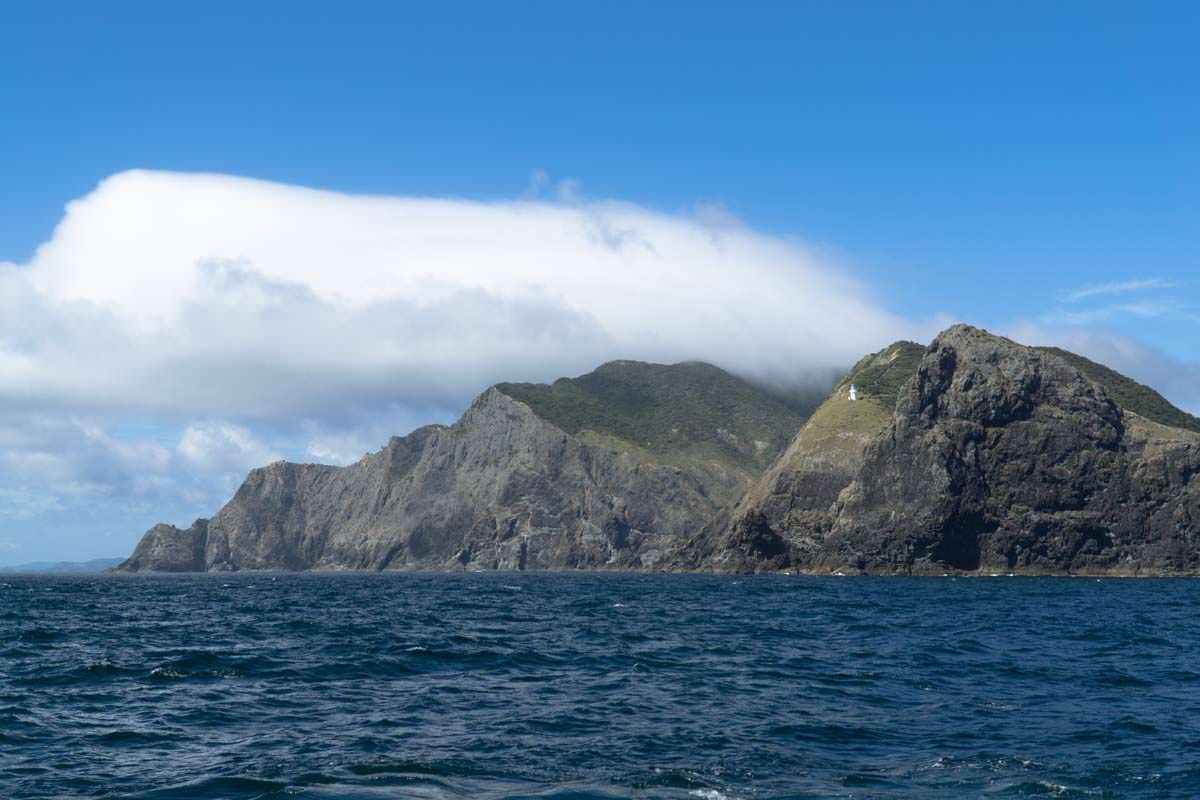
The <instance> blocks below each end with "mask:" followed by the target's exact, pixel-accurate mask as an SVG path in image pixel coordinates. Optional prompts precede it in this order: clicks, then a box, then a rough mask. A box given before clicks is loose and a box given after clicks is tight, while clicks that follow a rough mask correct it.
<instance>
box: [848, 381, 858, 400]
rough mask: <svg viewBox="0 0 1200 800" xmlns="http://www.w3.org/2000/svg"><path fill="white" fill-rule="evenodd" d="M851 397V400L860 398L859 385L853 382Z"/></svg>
mask: <svg viewBox="0 0 1200 800" xmlns="http://www.w3.org/2000/svg"><path fill="white" fill-rule="evenodd" d="M850 399H851V400H857V399H858V387H857V386H855V385H854V384H853V383H852V384H850Z"/></svg>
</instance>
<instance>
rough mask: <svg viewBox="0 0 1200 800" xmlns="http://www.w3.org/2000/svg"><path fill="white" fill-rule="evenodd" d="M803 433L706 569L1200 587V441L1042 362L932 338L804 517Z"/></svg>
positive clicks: (985, 341)
mask: <svg viewBox="0 0 1200 800" xmlns="http://www.w3.org/2000/svg"><path fill="white" fill-rule="evenodd" d="M1076 358H1077V357H1076ZM1113 374H1114V375H1115V373H1113ZM1118 377H1122V376H1118ZM1122 379H1123V380H1125V381H1127V380H1128V379H1124V378H1122ZM1142 389H1145V387H1142ZM1146 392H1151V390H1148V389H1146ZM1146 392H1142V393H1141V394H1137V395H1131V396H1130V397H1131V398H1132V399H1130V400H1128V401H1127V402H1128V403H1129V404H1130V405H1140V400H1141V399H1145V398H1148V399H1150V400H1155V398H1157V400H1155V402H1154V403H1147V404H1146V407H1147V408H1159V407H1160V406H1159V405H1157V401H1161V397H1159V396H1158V395H1157V393H1152V395H1153V396H1152V397H1150V396H1149V395H1147V394H1146ZM829 402H835V403H851V401H848V400H844V399H842V398H836V397H835V398H831V400H830V401H829ZM860 402H861V401H860ZM1163 402H1164V403H1165V401H1163ZM1167 405H1168V406H1169V404H1167ZM1170 408H1171V411H1172V412H1173V413H1179V414H1182V412H1178V409H1174V408H1173V407H1170ZM1150 413H1156V414H1157V412H1153V411H1152V412H1150ZM1183 417H1184V418H1188V417H1187V415H1183ZM1188 419H1194V418H1188ZM814 420H815V416H814ZM811 425H812V421H810V423H809V426H806V428H805V429H804V430H802V431H801V434H800V436H799V437H798V441H797V442H796V443H793V446H792V447H789V449H788V451H787V454H785V456H784V459H783V460H784V461H785V462H786V463H787V465H788V466H787V467H786V468H785V469H784V470H783V471H784V473H787V472H788V470H790V474H791V475H793V476H794V477H792V478H789V479H786V480H782V481H781V480H780V479H778V478H777V477H776V478H775V480H774V481H773V482H772V480H771V479H772V478H773V477H774V476H778V475H779V473H780V468H779V467H778V466H777V467H773V468H772V470H771V471H769V472H768V473H767V482H768V485H767V487H766V490H764V487H763V486H762V485H761V484H760V486H758V487H756V488H755V489H754V490H752V491H751V492H750V493H749V494H748V495H747V497H746V498H743V500H742V501H741V502H740V503H739V504H738V507H737V513H736V514H734V515H732V518H731V519H732V521H731V523H730V524H729V525H728V526H727V527H725V528H724V529H723V530H718V531H716V532H713V531H711V530H710V532H709V536H710V542H709V545H708V547H707V550H706V551H705V552H703V553H702V557H703V560H704V563H706V564H708V565H710V566H712V567H713V568H715V569H725V570H732V571H745V570H753V569H758V568H759V565H760V564H761V563H764V562H765V563H768V564H769V566H770V567H771V568H772V569H796V570H802V571H810V572H823V573H828V572H847V573H848V572H867V573H876V574H941V573H944V572H947V571H954V572H967V573H971V572H984V573H1022V574H1129V575H1138V574H1182V573H1188V574H1190V573H1196V572H1200V479H1197V478H1196V475H1197V473H1198V472H1200V435H1197V434H1196V433H1194V432H1192V431H1190V430H1187V429H1184V428H1180V427H1173V426H1170V425H1165V424H1162V423H1160V422H1157V421H1154V420H1151V419H1148V418H1146V417H1144V416H1142V415H1141V414H1139V413H1137V412H1136V411H1134V410H1132V409H1131V408H1123V407H1122V406H1121V404H1119V403H1118V402H1117V401H1116V400H1114V398H1113V397H1112V396H1111V395H1110V393H1109V391H1108V390H1107V389H1106V388H1105V386H1104V385H1102V384H1101V383H1100V382H1097V381H1096V380H1093V379H1092V378H1089V377H1088V376H1087V375H1085V374H1084V372H1083V371H1081V369H1079V368H1078V367H1077V366H1076V365H1075V364H1073V363H1072V361H1071V360H1069V359H1067V358H1064V357H1063V356H1062V355H1061V354H1059V353H1056V352H1054V351H1048V350H1044V349H1037V348H1032V347H1025V346H1022V345H1019V344H1017V343H1015V342H1012V341H1010V340H1008V339H1004V338H1002V337H999V336H994V335H992V334H989V333H987V332H985V331H982V330H979V329H976V328H972V327H969V326H965V325H959V326H955V327H953V328H951V329H949V330H947V331H945V332H943V333H942V334H941V335H939V336H938V337H937V338H936V339H934V341H933V342H932V343H931V344H930V345H929V347H928V348H927V349H926V350H925V351H924V353H923V355H922V357H921V359H920V361H919V364H918V365H917V367H916V369H915V372H914V374H913V375H912V377H911V378H910V379H909V380H907V381H906V382H905V383H904V384H903V386H902V387H901V388H900V389H899V391H898V393H897V396H896V404H895V409H894V411H893V413H892V414H891V416H890V419H889V420H888V421H887V422H886V424H884V425H883V426H882V428H881V429H880V430H879V431H878V433H877V434H876V435H874V436H873V437H871V438H870V441H869V442H867V443H866V445H865V447H864V448H863V449H862V450H861V451H858V452H857V454H856V455H855V458H854V460H853V468H852V471H853V478H852V480H849V481H847V482H846V484H845V486H844V488H841V489H840V490H839V491H838V492H837V495H836V498H834V499H833V501H832V502H831V503H829V504H828V506H825V507H824V509H821V508H816V509H813V510H812V511H811V512H809V510H808V507H809V506H812V505H817V506H819V505H820V501H823V500H824V499H827V498H828V494H826V495H825V497H821V496H820V494H819V493H818V492H815V491H812V490H811V488H807V487H811V486H812V485H813V483H812V482H811V479H807V478H806V472H805V471H804V466H805V464H806V463H809V462H811V461H812V459H813V456H811V455H809V456H808V459H809V461H808V462H800V464H799V466H793V465H794V464H796V458H795V451H796V450H798V449H799V450H800V451H804V450H805V447H806V445H807V441H806V440H805V431H806V430H808V429H809V427H811ZM847 435H848V434H847ZM818 449H819V448H818ZM788 454H791V455H788ZM842 474H843V475H844V473H842ZM806 480H808V482H807V483H806ZM834 485H836V484H834ZM797 486H799V487H802V488H801V489H800V490H799V491H797V490H796V489H794V488H793V487H797ZM780 487H782V488H780ZM764 556H765V557H764Z"/></svg>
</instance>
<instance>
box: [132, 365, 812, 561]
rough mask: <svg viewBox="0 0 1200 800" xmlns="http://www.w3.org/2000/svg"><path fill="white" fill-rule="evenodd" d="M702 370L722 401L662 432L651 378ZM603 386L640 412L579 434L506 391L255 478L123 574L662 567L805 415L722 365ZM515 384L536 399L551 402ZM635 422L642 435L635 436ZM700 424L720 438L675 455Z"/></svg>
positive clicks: (710, 436) (607, 378)
mask: <svg viewBox="0 0 1200 800" xmlns="http://www.w3.org/2000/svg"><path fill="white" fill-rule="evenodd" d="M614 371H615V372H616V373H618V374H616V375H614V374H613V372H614ZM601 372H602V371H601V370H598V371H597V373H601ZM716 373H719V375H717V374H716ZM594 374H595V373H594ZM697 375H699V376H702V377H706V378H708V379H709V380H710V381H718V382H719V383H720V385H721V386H723V387H724V390H723V391H724V393H723V394H720V395H719V396H713V397H711V398H708V399H707V400H706V399H704V398H703V397H701V400H700V401H697V400H696V397H697V395H696V393H695V392H690V393H689V394H690V400H689V401H688V402H690V403H692V404H693V408H692V413H689V414H685V415H683V416H682V417H679V415H678V414H677V413H675V414H671V413H666V412H670V409H667V410H666V411H665V412H663V413H665V414H666V416H665V417H663V418H664V419H666V420H667V421H668V422H670V425H667V424H666V423H662V422H660V421H659V417H660V416H663V413H660V411H663V410H661V409H658V408H656V404H657V405H661V403H657V401H655V399H654V394H655V393H654V392H650V391H648V390H647V388H646V383H647V382H648V381H649V382H650V383H653V384H654V387H655V391H657V392H659V393H661V392H662V391H664V390H663V386H664V385H675V384H678V390H679V391H681V392H683V391H686V390H687V386H688V385H689V382H690V381H693V380H694V379H695V378H696V376H697ZM589 377H590V376H584V378H585V379H586V378H589ZM601 377H602V378H603V386H604V387H608V388H609V389H611V390H612V391H613V392H616V393H617V394H619V395H620V396H621V397H622V398H623V399H624V401H625V404H626V406H628V409H627V410H626V412H625V413H623V414H622V415H620V416H619V417H615V416H614V415H613V414H611V413H610V414H608V415H603V414H598V415H595V416H596V417H597V420H596V422H595V423H594V424H590V425H589V426H587V427H586V428H584V429H581V430H578V431H576V433H577V434H578V435H573V434H572V433H568V432H567V431H565V430H564V429H563V427H560V425H556V424H554V423H552V422H550V421H548V420H547V419H546V418H545V416H549V414H539V413H537V412H535V410H534V408H533V407H531V405H530V404H529V403H526V402H522V401H520V400H517V399H514V398H513V397H512V396H510V394H508V393H506V392H504V391H501V389H500V388H492V389H489V390H488V391H487V392H485V393H484V394H483V395H481V396H480V397H479V398H477V399H476V401H475V402H474V403H473V404H472V406H471V407H470V408H469V409H468V411H467V412H466V413H465V414H464V415H463V417H462V419H461V420H459V421H458V422H457V423H456V424H454V425H453V426H450V427H444V426H429V427H425V428H421V429H419V430H417V431H414V432H413V433H412V434H410V435H408V436H405V437H397V438H393V439H392V440H391V441H390V442H389V443H388V445H387V446H386V447H384V448H383V449H382V450H381V451H379V452H376V453H374V454H370V455H367V456H364V457H363V459H362V460H361V461H360V462H358V463H356V464H353V465H350V466H347V467H332V466H323V465H316V464H294V463H287V462H277V463H275V464H271V465H270V466H267V467H263V468H261V469H255V470H253V471H252V472H251V473H250V474H249V476H248V477H247V478H246V480H245V482H244V483H243V484H242V486H241V488H240V489H238V491H237V493H236V494H235V496H234V497H233V499H232V500H230V501H229V503H227V504H226V505H225V506H224V507H223V508H222V509H221V510H220V511H219V512H218V513H217V514H216V515H215V516H214V517H213V518H212V519H211V520H200V521H198V522H197V523H196V524H195V525H193V526H192V527H191V528H189V529H187V530H179V529H176V528H173V527H171V526H166V525H159V526H156V527H155V528H152V529H151V530H150V531H149V532H148V533H147V534H146V535H145V536H144V537H143V539H142V541H141V543H140V544H138V546H137V548H136V550H135V552H134V553H133V555H132V556H131V557H130V558H129V559H128V560H127V561H126V562H125V563H124V564H122V565H121V566H120V567H119V568H118V569H120V570H122V571H204V570H313V569H316V570H359V569H363V570H383V569H501V570H508V569H582V568H586V569H652V568H656V567H657V566H659V565H660V564H661V563H663V562H664V561H665V559H666V558H667V557H668V556H669V555H671V554H673V553H675V552H678V550H679V549H680V548H681V547H682V545H683V543H684V542H686V541H687V540H688V539H689V538H690V537H692V536H694V535H695V533H696V532H697V531H699V530H700V528H701V527H702V526H703V525H704V524H705V523H706V522H707V521H708V520H709V519H710V518H711V517H712V516H713V515H714V514H715V513H716V512H717V510H718V509H719V508H721V507H722V506H723V505H725V504H727V503H729V502H731V501H732V500H734V499H736V498H737V497H738V496H739V495H740V494H741V493H742V492H744V491H745V489H746V487H747V485H748V483H749V481H750V480H751V479H752V477H754V474H755V473H751V472H749V471H748V469H749V467H748V466H747V465H752V464H753V460H754V459H761V460H762V461H763V462H764V463H770V461H771V460H773V459H774V457H775V456H777V455H778V453H779V451H780V450H781V449H782V447H783V446H784V445H785V444H786V436H787V434H786V433H785V432H786V431H789V430H794V429H795V426H797V425H798V424H799V422H800V419H801V417H799V416H798V414H797V413H796V412H795V411H792V410H789V409H788V408H786V406H784V405H780V401H778V400H777V399H775V398H774V397H773V396H771V395H769V394H767V393H765V392H762V391H761V390H756V389H754V388H753V387H750V386H749V385H748V384H745V383H744V382H742V381H739V380H738V379H736V378H733V376H730V375H728V374H727V373H724V372H721V371H720V370H717V369H716V368H715V367H711V366H708V365H690V364H689V365H675V366H673V367H660V366H658V365H637V366H630V364H629V362H621V363H618V364H615V365H609V369H608V370H607V372H604V374H603V375H601ZM634 379H636V381H635V380H634ZM576 380H584V379H576ZM568 383H570V382H568ZM593 383H594V382H593ZM635 384H636V385H635ZM558 385H559V384H556V386H558ZM585 385H588V386H592V388H595V387H594V386H593V385H592V384H586V381H585ZM511 386H512V387H513V388H512V389H510V391H512V393H514V394H518V393H520V392H519V391H518V390H521V391H523V392H525V393H526V394H530V395H531V398H530V400H531V402H532V403H534V405H540V403H539V398H540V397H541V396H542V394H545V393H541V394H539V393H538V392H535V391H533V389H535V388H536V387H537V385H531V384H520V385H511ZM614 387H615V388H614ZM639 387H640V388H639ZM568 388H571V387H570V386H568ZM709 388H710V389H711V387H709ZM618 390H619V391H618ZM572 391H575V390H574V389H573V388H572ZM668 394H671V392H668ZM730 396H733V397H736V398H739V399H738V402H735V403H733V404H732V405H731V404H730V403H728V402H726V401H727V400H728V398H729V397H730ZM647 398H649V399H647ZM697 402H699V404H698V405H697ZM750 412H753V413H750ZM747 414H749V420H747V419H746V418H744V417H745V416H746V415H747ZM614 420H615V421H614ZM618 423H619V424H618ZM631 426H632V428H631V429H632V430H634V431H635V432H638V433H641V434H642V435H643V440H642V441H639V442H631V441H627V440H626V439H623V438H621V434H622V433H623V432H624V431H625V429H626V428H630V427H631ZM688 426H692V427H695V426H701V427H703V426H708V428H711V430H708V428H705V430H706V433H705V434H704V435H693V436H691V437H688V438H687V439H686V440H684V441H683V442H682V443H681V444H680V445H679V446H673V445H672V442H675V441H676V440H677V439H679V437H678V436H677V435H676V434H675V433H673V431H675V430H676V429H678V428H681V427H688ZM660 428H661V430H659V429H660ZM646 431H650V432H651V433H653V434H655V435H654V436H651V435H650V434H649V433H646ZM697 441H699V442H700V443H701V444H704V443H705V442H707V444H706V445H705V448H704V449H702V450H700V451H696V448H695V447H693V446H692V445H694V444H695V443H696V442H697ZM685 445H686V446H685ZM760 471H761V470H760Z"/></svg>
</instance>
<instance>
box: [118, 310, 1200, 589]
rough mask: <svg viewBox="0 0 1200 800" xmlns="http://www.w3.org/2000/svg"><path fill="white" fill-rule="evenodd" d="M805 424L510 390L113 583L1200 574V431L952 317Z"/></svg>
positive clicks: (600, 373) (648, 378)
mask: <svg viewBox="0 0 1200 800" xmlns="http://www.w3.org/2000/svg"><path fill="white" fill-rule="evenodd" d="M851 383H853V384H855V387H856V390H857V391H856V398H857V399H851V398H850V396H849V386H850V384H851ZM1139 412H1140V413H1139ZM802 418H803V415H802V412H798V411H797V410H796V409H794V408H790V407H788V406H787V404H786V403H781V401H780V400H779V399H778V398H774V397H772V396H770V395H769V394H767V393H763V392H761V391H759V390H756V389H754V388H753V387H748V385H746V384H744V383H742V382H739V381H737V379H735V378H733V377H732V376H729V375H727V374H726V373H723V372H721V371H720V370H715V368H713V367H709V366H707V365H676V366H674V367H659V366H655V365H639V364H636V363H634V362H614V363H613V364H610V365H606V366H605V367H604V368H601V369H600V370H597V371H596V372H595V373H592V374H590V375H588V376H583V377H581V378H578V379H571V380H563V381H559V382H556V383H555V384H553V385H549V386H546V385H540V384H501V385H499V386H498V387H494V388H492V389H490V390H488V391H487V392H485V393H484V394H483V395H481V396H480V397H479V398H478V399H477V400H476V401H475V403H474V404H473V405H472V406H471V408H470V409H469V410H468V411H467V412H466V414H464V416H463V417H462V419H461V420H459V422H457V423H456V424H454V425H453V426H450V427H444V426H430V427H426V428H421V429H419V430H417V431H415V432H413V433H412V434H410V435H408V436H405V437H400V438H393V439H392V440H391V441H390V442H389V443H388V445H387V446H386V447H385V448H383V449H382V450H381V451H379V452H377V453H374V454H371V455H368V456H364V457H363V459H362V460H361V461H360V462H359V463H357V464H354V465H351V466H348V467H331V466H321V465H315V464H291V463H286V462H279V463H276V464H272V465H270V466H267V467H264V468H262V469H256V470H254V471H252V472H251V473H250V475H249V476H248V477H247V479H246V481H245V483H244V484H243V485H242V487H241V488H240V489H239V490H238V492H237V494H236V495H235V496H234V497H233V499H232V500H230V502H229V503H228V504H226V506H225V507H224V508H222V509H221V510H220V511H219V512H218V513H217V514H216V516H214V517H213V518H212V519H211V520H199V521H197V522H196V523H195V524H194V525H193V526H192V527H191V528H189V529H188V530H186V531H181V530H178V529H176V528H173V527H170V526H165V525H159V526H156V527H155V528H153V529H151V530H150V531H149V532H148V533H147V534H146V535H145V536H144V537H143V539H142V541H141V543H140V544H139V545H138V546H137V549H136V551H135V552H134V554H133V555H132V556H131V557H130V558H129V559H128V560H127V561H126V562H125V563H124V564H122V565H121V567H120V569H122V570H127V571H139V570H155V571H199V570H244V569H256V570H266V569H270V570H309V569H325V570H356V569H374V570H381V569H623V570H636V569H653V570H660V569H672V570H697V569H699V570H713V571H724V572H777V571H804V572H814V573H825V574H828V573H831V572H843V573H872V574H941V573H945V572H961V573H991V572H995V573H1020V574H1105V575H1118V574H1119V575H1126V574H1128V575H1139V574H1200V477H1197V476H1198V475H1200V434H1198V433H1197V432H1196V430H1200V420H1196V418H1195V417H1191V416H1190V415H1187V414H1185V413H1184V412H1182V411H1180V410H1179V409H1176V408H1175V407H1173V406H1171V405H1170V404H1169V403H1167V402H1166V401H1165V400H1164V399H1163V398H1162V397H1161V396H1160V395H1158V394H1157V393H1156V392H1154V391H1153V390H1151V389H1149V388H1148V387H1144V386H1141V385H1140V384H1136V383H1134V382H1132V381H1130V380H1129V379H1128V378H1125V377H1124V376H1121V375H1119V374H1117V373H1115V372H1112V371H1111V370H1108V369H1107V368H1103V367H1101V366H1100V365H1097V364H1094V363H1093V362H1089V361H1087V360H1086V359H1082V358H1080V357H1079V356H1075V355H1073V354H1064V353H1062V352H1060V351H1054V350H1048V349H1039V348H1032V347H1025V346H1022V345H1019V344H1017V343H1015V342H1012V341H1009V340H1008V339H1004V338H1002V337H999V336H994V335H992V334H989V333H987V332H985V331H982V330H978V329H976V328H972V327H969V326H965V325H958V326H955V327H953V328H950V329H949V330H947V331H945V332H943V333H942V334H940V335H939V336H938V337H937V338H936V339H935V340H934V341H933V342H932V343H931V344H930V345H929V347H928V348H922V347H920V346H919V345H914V344H912V343H907V342H899V343H897V344H895V345H892V346H891V347H888V348H885V349H884V350H882V351H880V352H879V353H876V354H873V355H871V356H868V357H867V358H865V359H863V361H861V362H860V363H859V364H858V365H856V366H855V367H854V369H852V370H851V371H850V373H848V374H847V376H846V378H845V380H843V382H842V383H841V384H839V385H838V386H837V387H836V388H835V390H834V392H833V393H832V394H831V395H830V396H829V397H828V399H827V400H826V401H825V402H824V403H823V404H822V405H821V406H820V407H819V408H818V409H817V410H816V411H815V412H814V413H813V414H812V415H811V417H810V418H809V419H808V421H807V422H806V423H805V424H804V425H803V427H801V421H802ZM1164 423H1166V424H1164ZM797 429H799V433H798V434H795V436H794V438H793V439H792V440H791V443H790V444H787V434H786V433H785V432H786V431H796V430H797ZM767 464H770V467H769V468H764V465H767Z"/></svg>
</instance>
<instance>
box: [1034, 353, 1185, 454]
mask: <svg viewBox="0 0 1200 800" xmlns="http://www.w3.org/2000/svg"><path fill="white" fill-rule="evenodd" d="M1036 349H1038V350H1041V351H1042V352H1044V353H1052V354H1053V355H1056V356H1058V357H1059V358H1061V359H1063V360H1064V361H1066V362H1067V363H1068V364H1070V365H1071V366H1072V367H1074V368H1075V369H1077V370H1079V371H1080V372H1082V373H1083V374H1084V375H1086V376H1087V377H1088V378H1090V379H1091V380H1093V381H1095V382H1096V383H1098V384H1100V385H1101V386H1103V387H1104V389H1105V390H1106V391H1107V392H1108V394H1109V396H1111V397H1112V399H1113V400H1115V401H1116V402H1117V405H1119V406H1121V408H1123V409H1125V410H1126V411H1132V412H1133V413H1135V414H1139V415H1141V416H1143V417H1145V418H1146V419H1148V420H1151V421H1152V422H1157V423H1159V424H1160V425H1166V426H1168V427H1171V428H1183V429H1184V430H1188V431H1192V432H1194V433H1200V418H1198V417H1194V416H1192V415H1191V414H1189V413H1187V412H1186V411H1183V410H1181V409H1178V408H1176V407H1175V406H1173V405H1171V404H1170V402H1168V401H1167V399H1166V398H1165V397H1163V396H1162V395H1161V394H1159V393H1158V392H1156V391H1154V390H1153V389H1151V388H1150V387H1149V386H1145V385H1143V384H1140V383H1138V382H1137V381H1135V380H1133V379H1132V378H1127V377H1125V376H1124V375H1122V374H1121V373H1119V372H1117V371H1116V370H1112V369H1109V368H1108V367H1106V366H1104V365H1103V364H1097V363H1096V362H1095V361H1091V360H1090V359H1087V358H1084V357H1083V356H1080V355H1076V354H1075V353H1072V352H1069V351H1067V350H1063V349H1061V348H1058V347H1038V348H1036Z"/></svg>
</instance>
